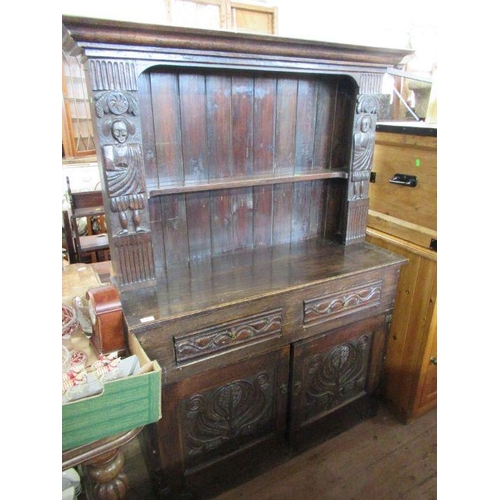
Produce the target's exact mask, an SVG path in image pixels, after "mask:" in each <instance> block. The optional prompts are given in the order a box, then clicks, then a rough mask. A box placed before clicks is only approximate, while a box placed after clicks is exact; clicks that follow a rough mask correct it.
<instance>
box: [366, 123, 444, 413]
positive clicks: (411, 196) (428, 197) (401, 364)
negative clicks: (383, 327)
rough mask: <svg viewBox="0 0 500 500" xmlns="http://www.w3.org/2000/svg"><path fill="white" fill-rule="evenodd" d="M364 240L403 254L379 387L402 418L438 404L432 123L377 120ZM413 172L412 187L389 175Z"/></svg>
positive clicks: (435, 157) (435, 174)
mask: <svg viewBox="0 0 500 500" xmlns="http://www.w3.org/2000/svg"><path fill="white" fill-rule="evenodd" d="M375 141H376V142H375V151H374V163H373V170H372V172H373V173H375V174H376V177H375V182H372V183H371V184H370V205H369V212H368V214H369V215H368V227H367V241H369V242H370V243H373V244H375V245H377V246H380V247H382V248H385V249H386V250H389V251H391V252H397V253H398V254H400V255H402V256H404V257H406V258H407V259H408V264H407V265H406V266H403V268H402V269H401V278H400V280H399V285H398V289H397V294H396V302H395V304H394V312H393V318H392V325H391V330H390V335H389V338H388V343H387V356H386V363H385V374H384V382H383V387H382V393H383V395H384V398H385V400H386V402H388V403H389V404H390V406H391V407H392V408H393V410H394V411H395V413H396V414H397V415H398V417H400V419H401V420H402V421H404V422H408V421H409V420H411V419H414V418H416V417H418V416H420V415H422V414H424V413H425V412H427V411H429V410H430V409H432V408H435V407H436V405H437V221H436V219H437V213H436V212H437V211H436V206H437V183H436V181H437V154H436V153H437V129H436V128H435V127H432V126H431V127H425V126H423V125H422V124H416V125H415V126H402V125H378V126H377V134H376V139H375ZM396 173H401V174H407V175H415V176H416V177H417V185H416V187H408V186H402V185H397V184H392V183H390V182H389V181H390V179H392V177H393V176H394V174H396Z"/></svg>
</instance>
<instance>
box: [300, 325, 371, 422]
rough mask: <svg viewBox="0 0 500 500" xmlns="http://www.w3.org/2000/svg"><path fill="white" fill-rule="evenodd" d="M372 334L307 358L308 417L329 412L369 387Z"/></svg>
mask: <svg viewBox="0 0 500 500" xmlns="http://www.w3.org/2000/svg"><path fill="white" fill-rule="evenodd" d="M369 347H370V337H369V336H368V335H362V336H361V337H360V338H359V339H356V340H353V341H350V342H346V343H344V344H342V345H339V346H336V347H335V348H334V349H332V350H331V351H329V352H328V353H325V354H322V355H319V354H318V355H315V356H311V357H310V358H309V359H308V360H306V362H307V365H308V372H307V373H308V379H307V384H306V387H305V388H306V401H305V406H306V408H305V409H306V420H308V419H310V418H312V417H314V416H316V415H318V414H320V413H323V412H325V411H330V410H332V409H334V408H336V407H337V406H339V405H341V404H343V403H344V402H345V401H347V400H349V399H351V398H353V397H355V396H356V395H358V394H360V393H362V392H363V391H364V389H365V386H366V378H367V373H368V359H369V352H370V349H369Z"/></svg>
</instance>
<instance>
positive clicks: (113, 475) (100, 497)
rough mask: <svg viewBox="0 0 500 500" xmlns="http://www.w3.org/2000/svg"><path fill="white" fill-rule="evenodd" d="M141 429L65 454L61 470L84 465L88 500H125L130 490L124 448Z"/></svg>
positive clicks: (85, 445)
mask: <svg viewBox="0 0 500 500" xmlns="http://www.w3.org/2000/svg"><path fill="white" fill-rule="evenodd" d="M141 430H142V427H137V428H136V429H132V430H131V431H128V432H125V433H122V434H116V435H114V436H109V437H106V438H103V439H100V440H99V441H94V442H92V443H88V444H84V445H82V446H79V447H77V448H73V449H71V450H67V451H65V452H63V454H62V470H66V469H69V468H70V467H76V466H78V465H81V466H82V468H83V471H82V472H83V474H82V476H83V480H84V483H85V490H86V493H87V497H88V498H89V500H90V499H96V500H122V499H124V498H125V497H126V494H127V490H128V479H127V475H126V474H125V471H124V464H125V455H124V454H123V448H124V446H125V445H126V444H127V443H130V441H132V439H134V438H135V437H136V436H137V435H138V434H139V432H141Z"/></svg>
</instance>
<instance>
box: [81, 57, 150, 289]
mask: <svg viewBox="0 0 500 500" xmlns="http://www.w3.org/2000/svg"><path fill="white" fill-rule="evenodd" d="M88 69H89V73H90V83H89V85H90V92H91V95H92V96H93V103H94V115H95V123H96V134H98V135H99V143H100V146H101V149H100V150H99V151H98V152H97V154H98V156H99V158H100V161H99V164H100V174H101V181H102V189H103V197H104V203H105V208H106V223H107V227H108V235H109V240H110V251H111V258H112V260H113V267H114V271H115V276H116V280H117V284H118V285H119V286H126V285H132V284H133V285H137V284H140V283H145V284H154V282H155V272H154V259H153V247H152V240H151V229H150V220H149V209H148V197H147V192H146V183H145V173H144V156H143V150H142V133H141V124H140V117H139V105H138V97H137V77H136V70H135V65H134V62H133V61H117V60H113V61H108V60H100V59H91V60H90V61H89V63H88Z"/></svg>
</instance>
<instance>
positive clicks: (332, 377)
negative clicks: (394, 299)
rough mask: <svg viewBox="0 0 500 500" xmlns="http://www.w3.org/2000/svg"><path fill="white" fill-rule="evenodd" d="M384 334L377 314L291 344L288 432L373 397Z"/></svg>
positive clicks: (382, 321) (384, 324)
mask: <svg viewBox="0 0 500 500" xmlns="http://www.w3.org/2000/svg"><path fill="white" fill-rule="evenodd" d="M386 334H387V321H386V315H379V316H376V317H373V318H369V319H367V320H363V321H358V322H356V323H352V324H350V325H346V326H343V327H340V328H337V329H334V330H331V331H328V332H326V333H323V334H321V335H319V336H317V337H313V338H311V339H308V340H303V341H299V342H297V343H295V344H294V345H293V347H292V349H293V354H292V356H293V365H292V366H293V368H292V370H293V377H292V388H291V391H292V394H291V424H290V430H291V432H292V433H294V432H296V431H299V430H301V429H302V428H304V427H307V426H309V425H310V424H312V423H313V422H315V421H317V420H319V419H322V418H323V417H326V416H327V415H330V414H334V413H335V412H337V411H340V410H345V407H346V406H349V405H351V404H353V403H356V401H357V400H359V399H360V398H362V397H363V396H367V395H371V394H374V393H375V391H376V389H377V387H378V384H379V381H380V374H381V370H382V363H383V356H384V349H385V343H386ZM353 406H355V404H354V405H353ZM344 413H345V411H344ZM354 413H355V412H354ZM343 418H344V417H343Z"/></svg>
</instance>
